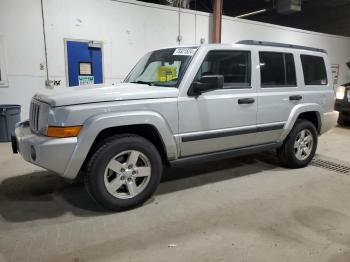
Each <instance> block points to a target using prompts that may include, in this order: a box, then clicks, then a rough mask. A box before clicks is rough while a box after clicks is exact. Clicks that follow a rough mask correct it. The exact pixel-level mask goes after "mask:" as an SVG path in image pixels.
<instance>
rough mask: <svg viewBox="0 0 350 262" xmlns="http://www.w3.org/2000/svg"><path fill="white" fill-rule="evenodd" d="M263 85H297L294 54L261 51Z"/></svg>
mask: <svg viewBox="0 0 350 262" xmlns="http://www.w3.org/2000/svg"><path fill="white" fill-rule="evenodd" d="M259 58H260V76H261V86H262V87H283V86H296V74H295V64H294V58H293V55H292V54H287V53H277V52H259Z"/></svg>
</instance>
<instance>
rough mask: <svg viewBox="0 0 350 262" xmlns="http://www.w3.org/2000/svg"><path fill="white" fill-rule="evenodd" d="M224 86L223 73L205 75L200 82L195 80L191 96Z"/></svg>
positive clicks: (190, 92) (189, 93)
mask: <svg viewBox="0 0 350 262" xmlns="http://www.w3.org/2000/svg"><path fill="white" fill-rule="evenodd" d="M223 86H224V76H223V75H207V76H203V77H202V78H201V80H200V81H199V82H193V83H192V85H191V87H190V89H189V91H188V95H189V96H199V95H200V94H202V93H205V92H208V91H212V90H215V89H221V88H223Z"/></svg>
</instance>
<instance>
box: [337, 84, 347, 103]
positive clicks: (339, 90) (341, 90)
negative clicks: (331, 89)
mask: <svg viewBox="0 0 350 262" xmlns="http://www.w3.org/2000/svg"><path fill="white" fill-rule="evenodd" d="M344 95H345V87H344V86H338V87H337V92H336V95H335V96H336V98H337V99H339V100H343V99H344Z"/></svg>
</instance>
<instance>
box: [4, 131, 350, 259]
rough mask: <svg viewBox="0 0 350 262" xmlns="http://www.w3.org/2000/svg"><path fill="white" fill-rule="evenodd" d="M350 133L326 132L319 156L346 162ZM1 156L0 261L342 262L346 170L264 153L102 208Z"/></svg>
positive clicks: (347, 225)
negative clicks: (288, 162)
mask: <svg viewBox="0 0 350 262" xmlns="http://www.w3.org/2000/svg"><path fill="white" fill-rule="evenodd" d="M349 138H350V130H349V129H344V128H336V129H334V130H332V131H330V132H329V133H327V134H325V135H324V136H323V137H321V140H320V143H319V150H318V154H319V155H320V156H323V155H324V156H327V157H332V158H337V159H341V160H343V161H348V162H349V164H350V151H349V148H350V139H349ZM0 152H1V154H0V261H74V262H78V261H249V262H254V261H278V262H280V261H292V262H295V261H317V262H320V261H328V262H345V261H350V201H349V199H350V190H349V189H350V176H349V175H343V174H338V173H334V172H331V171H327V170H324V169H321V168H317V167H313V166H309V167H307V168H304V169H297V170H290V169H285V168H283V167H281V166H280V164H279V162H278V160H277V159H276V158H275V156H274V154H272V153H264V154H259V155H254V156H248V157H241V158H236V159H231V160H225V161H217V162H214V163H208V164H205V165H201V166H191V167H187V168H177V169H172V170H166V172H165V175H164V178H163V182H162V183H161V184H160V186H159V189H158V191H157V193H156V194H155V196H154V197H153V198H152V199H151V200H150V201H148V202H147V203H146V204H145V205H144V206H142V207H140V208H137V209H135V210H131V211H127V212H122V213H109V212H106V211H104V210H103V209H101V208H100V207H99V206H98V205H97V204H95V203H94V202H93V201H92V200H91V199H90V198H89V196H88V195H87V194H86V192H85V191H84V189H83V187H81V186H72V185H69V184H67V182H66V181H64V180H63V179H61V178H59V177H57V176H55V175H53V174H52V173H51V172H49V171H45V170H43V169H40V168H38V167H35V166H33V165H31V164H28V163H26V162H24V161H23V160H22V159H21V158H20V157H19V156H18V155H12V154H11V153H10V147H9V145H8V144H0ZM58 157H59V156H58ZM169 245H170V246H172V247H169Z"/></svg>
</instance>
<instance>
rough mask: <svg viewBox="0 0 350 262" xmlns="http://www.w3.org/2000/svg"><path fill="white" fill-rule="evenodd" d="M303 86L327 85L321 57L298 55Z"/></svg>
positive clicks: (324, 67)
mask: <svg viewBox="0 0 350 262" xmlns="http://www.w3.org/2000/svg"><path fill="white" fill-rule="evenodd" d="M300 59H301V64H302V67H303V73H304V82H305V85H327V84H328V80H327V72H326V66H325V63H324V59H323V57H321V56H312V55H300Z"/></svg>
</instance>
